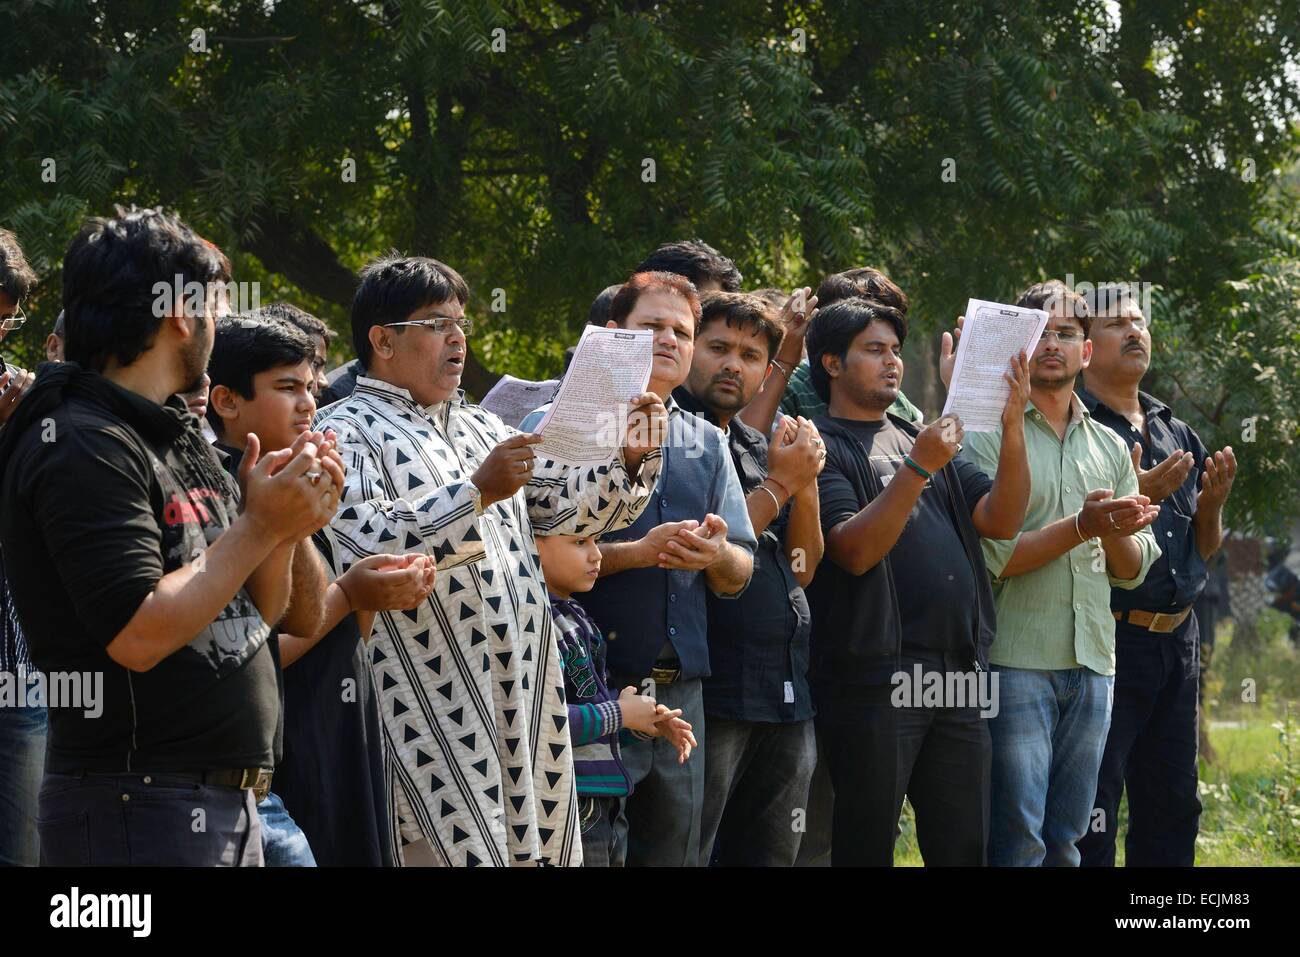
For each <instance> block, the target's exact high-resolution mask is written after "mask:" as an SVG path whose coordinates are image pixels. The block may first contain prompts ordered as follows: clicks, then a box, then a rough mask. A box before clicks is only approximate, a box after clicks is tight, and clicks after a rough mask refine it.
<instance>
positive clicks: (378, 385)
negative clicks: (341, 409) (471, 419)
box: [353, 375, 468, 427]
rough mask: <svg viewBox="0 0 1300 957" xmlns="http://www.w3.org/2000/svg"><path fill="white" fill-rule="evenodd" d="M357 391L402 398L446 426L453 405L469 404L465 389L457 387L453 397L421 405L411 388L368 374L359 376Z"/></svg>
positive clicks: (355, 391) (424, 414)
mask: <svg viewBox="0 0 1300 957" xmlns="http://www.w3.org/2000/svg"><path fill="white" fill-rule="evenodd" d="M353 392H354V394H355V393H365V392H370V393H372V394H374V395H378V396H382V397H383V398H386V399H388V400H389V401H396V400H400V401H402V402H405V403H406V404H407V405H409V406H411V407H412V408H414V409H417V410H419V412H420V414H421V415H422V416H424V417H425V418H429V419H434V418H436V419H437V420H438V421H440V422H441V423H442V424H443V426H444V427H445V426H446V424H447V418H448V417H449V416H450V415H451V410H452V408H453V407H457V406H464V405H468V403H467V402H466V401H465V390H464V389H457V390H456V392H455V394H453V395H452V396H451V398H448V399H444V400H443V401H441V402H435V403H434V404H433V405H420V403H418V402H416V401H415V398H414V397H413V396H412V395H411V392H410V390H409V389H403V388H402V387H401V386H396V385H393V383H391V382H388V381H386V380H384V379H372V378H371V377H370V376H367V375H359V376H357V387H356V388H355V389H354V390H353Z"/></svg>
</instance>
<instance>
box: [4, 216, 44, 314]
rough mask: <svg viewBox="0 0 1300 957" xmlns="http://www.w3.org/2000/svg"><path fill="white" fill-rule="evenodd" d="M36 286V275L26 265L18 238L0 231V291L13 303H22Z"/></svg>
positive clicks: (7, 232) (25, 258)
mask: <svg viewBox="0 0 1300 957" xmlns="http://www.w3.org/2000/svg"><path fill="white" fill-rule="evenodd" d="M35 285H36V273H35V272H34V271H33V270H32V267H31V266H29V265H28V264H27V257H26V256H24V255H23V247H22V246H20V245H18V237H17V236H15V235H14V234H13V233H11V232H9V230H7V229H0V291H3V292H4V293H5V295H7V296H8V297H9V298H10V299H12V300H13V301H14V302H15V303H18V302H22V301H23V300H24V299H26V298H27V294H28V293H29V292H31V291H32V287H33V286H35Z"/></svg>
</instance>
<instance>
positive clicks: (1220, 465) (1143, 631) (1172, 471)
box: [1079, 286, 1237, 867]
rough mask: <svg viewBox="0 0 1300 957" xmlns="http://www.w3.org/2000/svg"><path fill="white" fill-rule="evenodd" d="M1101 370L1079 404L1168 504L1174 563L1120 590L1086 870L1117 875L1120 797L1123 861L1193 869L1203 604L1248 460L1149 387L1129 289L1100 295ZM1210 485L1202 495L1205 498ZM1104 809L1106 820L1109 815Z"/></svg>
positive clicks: (1160, 523) (1097, 355) (1162, 524)
mask: <svg viewBox="0 0 1300 957" xmlns="http://www.w3.org/2000/svg"><path fill="white" fill-rule="evenodd" d="M1097 309H1098V315H1097V317H1096V318H1095V319H1094V320H1093V322H1092V330H1091V333H1090V334H1089V337H1088V338H1089V341H1090V342H1091V343H1092V361H1091V362H1089V364H1088V371H1087V374H1086V376H1085V377H1084V381H1085V385H1086V389H1081V390H1080V391H1079V398H1080V400H1082V402H1083V404H1084V407H1085V408H1087V410H1088V411H1089V413H1091V415H1092V417H1093V418H1094V419H1095V420H1096V421H1098V422H1101V423H1103V424H1105V425H1108V426H1109V427H1110V428H1111V429H1113V430H1114V431H1115V432H1116V434H1118V435H1119V437H1120V438H1121V439H1123V440H1124V442H1125V444H1127V445H1128V446H1129V448H1130V453H1131V455H1132V457H1133V467H1134V469H1135V470H1136V471H1137V474H1138V487H1139V489H1140V490H1141V492H1142V494H1144V495H1146V496H1148V497H1149V498H1150V499H1151V501H1152V502H1156V503H1160V504H1161V506H1162V507H1161V509H1160V517H1159V518H1158V519H1156V523H1155V525H1154V526H1152V528H1153V531H1154V532H1155V536H1156V541H1157V542H1159V543H1160V547H1161V550H1162V552H1163V554H1162V555H1161V556H1160V558H1159V559H1158V560H1157V561H1156V562H1155V564H1153V565H1152V566H1151V570H1150V571H1149V572H1147V576H1146V579H1145V580H1144V581H1143V582H1142V585H1141V586H1140V587H1138V588H1135V589H1131V590H1128V591H1124V590H1121V589H1115V590H1114V591H1112V592H1111V596H1110V607H1111V610H1112V612H1113V614H1114V616H1115V622H1116V624H1115V656H1116V670H1115V704H1114V709H1113V711H1112V715H1111V724H1110V734H1109V736H1108V738H1107V740H1106V751H1105V754H1104V755H1103V757H1102V762H1101V773H1100V775H1099V777H1098V780H1097V801H1096V808H1095V809H1094V811H1093V815H1094V822H1093V826H1091V827H1089V829H1088V833H1087V835H1086V836H1084V838H1083V840H1081V841H1080V842H1079V852H1080V854H1081V855H1082V858H1083V859H1082V863H1083V865H1084V866H1085V867H1087V866H1113V865H1114V863H1115V839H1116V824H1117V823H1118V814H1119V801H1120V796H1121V795H1122V794H1123V793H1124V791H1125V790H1127V791H1128V832H1127V834H1126V835H1125V840H1124V851H1125V855H1124V863H1125V865H1126V866H1129V867H1143V866H1145V867H1190V866H1192V864H1193V863H1194V861H1195V858H1196V832H1197V829H1198V824H1199V821H1200V814H1201V802H1200V799H1199V798H1198V797H1197V772H1196V747H1197V733H1196V719H1197V708H1198V702H1197V699H1198V694H1197V682H1198V678H1199V670H1200V662H1199V656H1200V630H1199V622H1198V621H1197V618H1196V615H1195V614H1194V613H1193V611H1192V606H1193V605H1194V604H1195V602H1196V599H1197V598H1198V597H1199V595H1200V593H1201V591H1202V589H1203V588H1204V587H1205V584H1206V580H1207V571H1206V561H1207V560H1208V559H1209V558H1210V556H1212V555H1213V554H1214V553H1215V552H1216V551H1218V549H1219V546H1220V544H1222V541H1223V521H1222V515H1223V504H1224V502H1225V501H1226V499H1227V497H1228V493H1229V491H1230V490H1231V489H1232V482H1233V479H1234V478H1235V476H1236V472H1237V459H1236V457H1235V456H1234V455H1233V453H1232V447H1231V446H1229V447H1227V448H1225V449H1223V450H1222V451H1220V452H1216V453H1215V454H1214V455H1210V453H1209V451H1208V450H1207V449H1206V448H1205V446H1204V444H1202V442H1201V440H1200V437H1199V436H1197V434H1196V433H1195V432H1194V431H1193V430H1192V428H1191V426H1189V425H1188V424H1187V423H1186V422H1184V421H1182V420H1181V419H1178V418H1176V417H1175V416H1174V414H1173V412H1171V411H1170V409H1169V407H1168V406H1167V405H1165V404H1164V403H1162V402H1160V401H1159V400H1158V399H1156V398H1154V397H1153V396H1151V395H1148V394H1147V393H1145V392H1142V391H1140V390H1139V389H1138V386H1139V384H1140V383H1141V381H1142V377H1143V376H1144V375H1146V372H1147V369H1148V368H1149V367H1150V365H1151V325H1150V322H1149V321H1148V319H1147V317H1146V316H1144V315H1143V314H1142V309H1141V307H1140V306H1139V304H1138V302H1137V301H1136V300H1135V299H1134V298H1133V296H1132V295H1131V294H1130V292H1129V290H1128V288H1127V287H1124V286H1104V287H1101V288H1099V289H1098V290H1097ZM1198 488H1199V491H1198ZM1098 811H1100V814H1098Z"/></svg>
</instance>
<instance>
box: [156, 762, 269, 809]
mask: <svg viewBox="0 0 1300 957" xmlns="http://www.w3.org/2000/svg"><path fill="white" fill-rule="evenodd" d="M168 773H169V774H170V775H171V776H172V777H180V778H190V779H191V780H193V781H196V782H198V783H199V784H210V785H213V786H215V787H219V788H238V789H239V790H241V791H247V790H249V789H252V791H253V794H254V796H255V797H256V798H257V803H258V804H261V803H262V802H263V801H265V800H266V796H267V795H268V794H270V793H271V776H272V774H273V773H274V772H273V771H272V770H271V769H270V768H233V769H231V770H228V771H181V772H168Z"/></svg>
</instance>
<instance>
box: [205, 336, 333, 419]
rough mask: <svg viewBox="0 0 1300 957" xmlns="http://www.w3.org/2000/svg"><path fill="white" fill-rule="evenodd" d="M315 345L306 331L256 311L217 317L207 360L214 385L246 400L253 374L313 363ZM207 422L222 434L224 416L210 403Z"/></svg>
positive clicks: (251, 389) (248, 396) (249, 397)
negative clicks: (209, 356) (257, 313)
mask: <svg viewBox="0 0 1300 957" xmlns="http://www.w3.org/2000/svg"><path fill="white" fill-rule="evenodd" d="M315 356H316V346H315V345H314V344H313V343H312V341H311V338H310V337H309V336H308V335H307V333H305V332H303V331H302V330H301V329H298V328H297V327H296V326H292V325H290V324H289V323H287V322H284V321H283V320H280V319H272V318H268V317H266V316H257V315H254V314H251V313H250V314H248V315H241V316H223V317H222V318H220V319H218V320H217V332H216V335H215V336H213V339H212V357H211V358H210V359H208V378H209V379H211V380H212V386H211V388H213V389H215V388H216V387H217V386H219V385H224V386H225V387H226V388H227V389H230V390H231V391H232V392H237V393H239V394H240V395H242V396H243V397H244V398H245V399H251V398H253V377H254V376H255V375H257V374H258V373H259V372H265V371H266V370H267V369H278V368H280V367H281V366H296V365H298V364H300V363H302V362H304V361H306V362H311V360H312V359H313V358H315ZM207 416H208V422H209V423H210V424H211V426H212V428H213V430H214V431H215V432H216V433H217V434H218V435H220V434H222V422H221V416H220V415H218V414H217V410H216V409H215V408H214V407H213V405H212V403H211V402H209V403H208V411H207Z"/></svg>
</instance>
